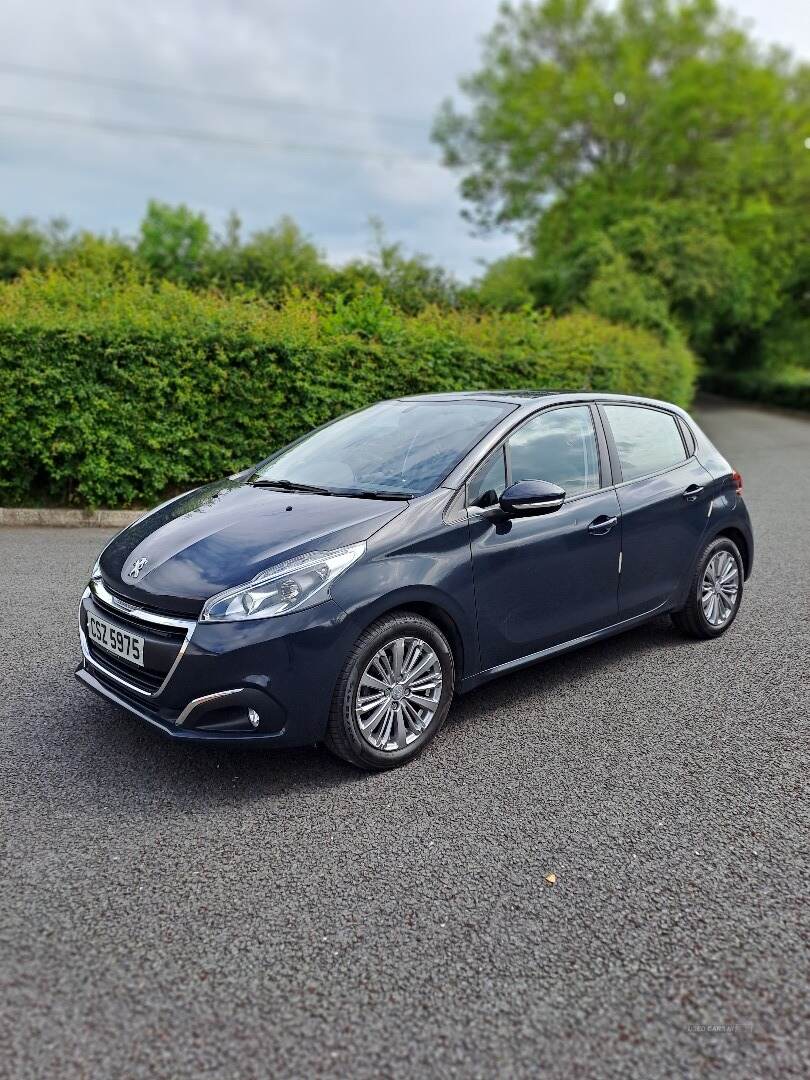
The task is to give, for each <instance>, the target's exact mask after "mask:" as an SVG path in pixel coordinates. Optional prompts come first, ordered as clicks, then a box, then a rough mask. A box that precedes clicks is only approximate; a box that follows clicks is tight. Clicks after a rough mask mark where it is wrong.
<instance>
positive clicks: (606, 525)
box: [588, 514, 619, 536]
mask: <svg viewBox="0 0 810 1080" xmlns="http://www.w3.org/2000/svg"><path fill="white" fill-rule="evenodd" d="M618 520H619V519H618V518H615V517H608V516H607V515H606V514H600V515H599V517H598V518H594V519H593V521H592V522H591V523H590V525H589V526H588V532H589V533H591V535H592V536H607V534H608V533H609V532H610V530H611V529H612V528H613V526H614V525H615V524H616V522H617V521H618Z"/></svg>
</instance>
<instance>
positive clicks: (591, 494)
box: [467, 405, 620, 668]
mask: <svg viewBox="0 0 810 1080" xmlns="http://www.w3.org/2000/svg"><path fill="white" fill-rule="evenodd" d="M595 421H598V417H595V416H594V415H593V413H592V410H591V407H590V406H589V405H570V406H561V407H558V408H553V409H547V410H544V411H543V412H541V413H539V414H536V415H534V416H532V417H530V418H529V419H528V420H527V421H526V422H525V423H524V424H523V425H521V427H519V428H518V429H517V430H516V431H515V432H514V433H513V434H512V435H511V436H510V437H509V438H508V439H507V440H506V443H505V445H504V446H503V447H500V448H499V449H498V450H496V451H495V452H494V453H493V454H491V455H490V457H489V458H488V459H487V460H486V461H485V462H484V463H483V464H482V465H481V466H480V468H479V470H478V472H477V473H475V474H474V475H473V476H472V478H471V479H470V481H469V482H468V485H467V505H468V508H469V509H470V541H471V546H472V556H473V572H474V575H475V594H476V610H477V615H478V629H479V642H480V650H481V661H482V667H483V668H491V667H496V666H498V665H500V664H507V663H509V662H510V661H513V660H518V659H520V658H522V657H525V656H529V655H531V654H532V653H535V652H539V651H541V650H543V649H545V648H548V647H550V646H553V645H556V644H559V643H561V642H564V641H569V640H571V639H572V638H575V637H578V636H580V635H582V634H587V633H589V632H591V631H593V630H597V629H600V628H602V627H604V626H608V625H610V624H611V623H614V622H616V619H617V606H618V600H617V592H618V576H619V575H618V563H619V542H620V527H619V521H618V518H619V504H618V499H617V497H616V492H615V491H614V489H613V488H612V487H611V486H610V466H609V462H608V461H607V460H602V459H603V458H606V457H607V448H606V444H605V443H604V442H603V441H602V439H601V437H600V435H601V433H599V431H598V428H597V425H596V423H595ZM600 445H601V454H600ZM518 480H547V481H550V482H551V483H554V484H559V486H560V487H562V488H564V489H565V492H566V498H565V502H564V503H563V506H562V507H561V508H560V509H559V510H556V511H553V512H551V513H548V514H543V515H540V516H537V517H518V518H510V519H500V520H499V519H497V518H492V517H486V516H479V515H478V514H477V513H476V509H475V508H477V507H483V508H485V507H487V506H492V505H493V504H494V503H495V502H497V498H498V496H499V495H500V494H501V492H502V491H503V489H504V487H505V486H506V484H507V483H509V484H512V483H515V482H516V481H518Z"/></svg>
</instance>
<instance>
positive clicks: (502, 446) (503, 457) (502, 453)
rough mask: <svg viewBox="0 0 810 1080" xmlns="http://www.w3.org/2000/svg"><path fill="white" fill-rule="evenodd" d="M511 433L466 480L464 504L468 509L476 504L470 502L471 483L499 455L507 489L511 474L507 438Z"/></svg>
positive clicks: (479, 463)
mask: <svg viewBox="0 0 810 1080" xmlns="http://www.w3.org/2000/svg"><path fill="white" fill-rule="evenodd" d="M509 435H511V432H510V433H509ZM509 435H506V436H505V437H504V439H503V440H502V441H501V442H500V443H499V444H498V445H497V446H494V447H493V448H492V449H491V450H490V451H489V453H488V454H486V455H485V456H484V457H483V459H482V460H481V461H479V462H478V464H477V465H476V466H475V468H474V469H473V470H472V472H471V473H470V475H469V476H468V477H467V479H466V480H465V481H464V506H465V508H466V509H469V508H470V507H471V506H474V505H475V504H474V503H471V502H470V484H471V483H472V482H473V481H474V480H475V478H476V477H477V476H478V474H479V473H480V472H483V471H484V470H486V469H488V468H489V465H490V462H492V461H493V460H494V459H495V457H496V456H498V455H500V457H501V460H502V461H503V463H504V481H505V483H504V490H506V488H507V487H508V486H509V474H508V471H507V465H506V456H507V455H506V440H507V439H508V438H509Z"/></svg>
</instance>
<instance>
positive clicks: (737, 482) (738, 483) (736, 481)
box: [731, 469, 743, 495]
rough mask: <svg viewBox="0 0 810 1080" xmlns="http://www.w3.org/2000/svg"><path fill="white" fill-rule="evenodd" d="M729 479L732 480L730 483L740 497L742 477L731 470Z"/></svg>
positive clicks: (734, 470)
mask: <svg viewBox="0 0 810 1080" xmlns="http://www.w3.org/2000/svg"><path fill="white" fill-rule="evenodd" d="M731 479H732V481H733V483H734V487H735V488H736V489H737V494H738V495H742V493H743V483H742V477H741V476H740V474H739V473H738V472H737V470H736V469H732V470H731Z"/></svg>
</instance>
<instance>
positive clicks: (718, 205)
mask: <svg viewBox="0 0 810 1080" xmlns="http://www.w3.org/2000/svg"><path fill="white" fill-rule="evenodd" d="M462 87H463V89H464V91H465V92H466V95H467V97H468V99H469V104H470V108H469V110H468V111H467V112H461V111H458V110H457V109H456V107H455V106H453V105H452V104H451V103H449V102H448V103H445V105H444V106H443V107H442V110H441V112H440V114H439V117H438V119H437V122H436V125H435V129H434V137H435V138H436V140H437V141H438V142H439V144H440V145H441V146H442V148H443V151H444V159H445V162H446V163H447V164H448V165H450V166H451V167H453V168H456V169H457V170H459V172H460V173H461V176H462V180H461V190H462V194H463V195H464V197H465V199H466V201H467V204H468V210H467V216H468V217H469V218H470V220H472V221H473V222H474V223H475V224H476V225H477V226H478V227H480V228H484V229H491V228H511V229H515V230H517V231H518V233H519V235H520V236H521V238H522V240H523V242H524V244H525V246H526V248H527V250H528V251H529V253H530V254H531V256H532V258H533V260H534V262H535V268H534V273H533V274H532V275H531V279H532V284H531V288H532V291H533V294H534V297H535V302H536V303H537V304H538V305H543V304H551V305H552V306H554V307H558V308H561V309H565V308H566V307H570V306H573V305H575V304H578V303H579V304H590V305H592V306H595V307H596V308H597V309H599V310H601V311H602V312H603V313H611V317H622V318H624V319H626V320H628V321H631V322H639V323H642V324H645V325H652V326H656V325H659V327H660V332H662V333H665V332H667V331H666V327H667V325H670V323H671V320H675V321H676V322H678V323H680V324H681V325H682V326H683V327H684V328H685V329H686V331H687V333H688V334H689V337H690V340H691V342H692V344H693V345H695V346H696V347H697V348H698V349H700V350H702V351H703V352H704V354H706V355H708V356H709V357H711V358H712V359H716V358H718V357H723V356H734V357H739V356H740V355H743V356H745V357H746V358H748V359H752V358H753V359H755V358H756V357H757V356H758V355H759V352H760V346H761V338H762V335H763V334H765V333H766V331H767V328H768V326H769V324H770V322H771V321H772V320H773V319H774V318H778V317H780V316H779V312H780V310H781V307H782V305H783V298H784V294H785V291H786V290H791V291H792V292H793V293H794V294H795V295H796V296H800V295H803V294H805V293H806V291H807V289H806V286H807V281H808V275H807V266H808V264H807V259H806V256H805V255H804V254H803V252H805V251H806V250H807V243H808V240H810V227H809V226H808V215H807V213H806V206H807V199H808V194H810V149H808V148H807V147H806V140H807V139H808V138H809V137H810V68H808V67H807V66H802V65H800V64H797V63H796V62H794V61H793V60H792V59H791V58H790V56H789V55H788V54H787V53H786V52H784V51H780V50H770V51H764V50H763V49H761V48H760V47H759V46H757V45H756V44H755V43H754V42H753V41H752V40H751V38H750V37H749V36H748V35H747V33H746V32H745V31H744V30H743V29H741V28H740V26H739V25H738V24H737V23H736V22H735V20H734V19H733V18H732V17H731V16H730V15H727V14H725V13H723V12H722V11H721V10H720V9H719V8H718V7H717V5H716V4H715V2H714V0H619V3H618V5H617V6H616V7H615V8H613V9H611V10H607V9H606V8H603V7H600V6H599V4H598V3H597V2H596V0H545V2H543V3H540V4H533V3H523V4H520V5H517V6H516V5H510V4H507V5H505V6H504V7H503V8H502V9H501V13H500V16H499V18H498V21H497V23H496V25H495V28H494V29H493V31H492V32H491V34H490V35H489V37H488V38H487V40H486V43H485V47H484V55H483V63H482V67H481V69H480V70H479V72H478V73H477V74H475V75H473V76H472V77H470V78H468V79H466V80H464V82H463V83H462Z"/></svg>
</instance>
